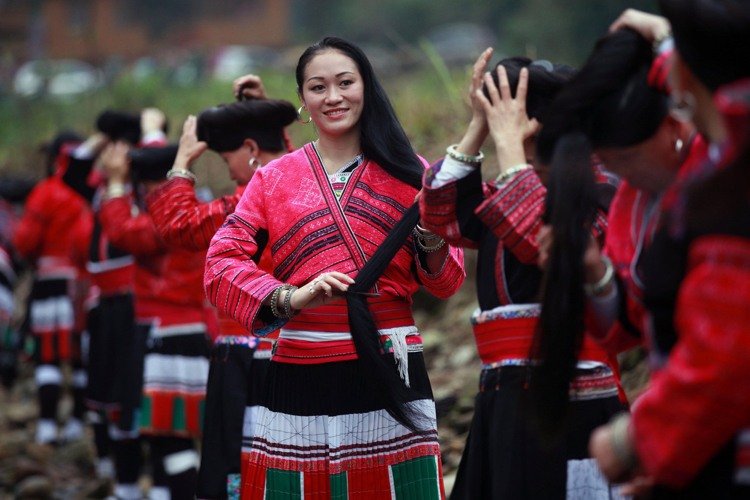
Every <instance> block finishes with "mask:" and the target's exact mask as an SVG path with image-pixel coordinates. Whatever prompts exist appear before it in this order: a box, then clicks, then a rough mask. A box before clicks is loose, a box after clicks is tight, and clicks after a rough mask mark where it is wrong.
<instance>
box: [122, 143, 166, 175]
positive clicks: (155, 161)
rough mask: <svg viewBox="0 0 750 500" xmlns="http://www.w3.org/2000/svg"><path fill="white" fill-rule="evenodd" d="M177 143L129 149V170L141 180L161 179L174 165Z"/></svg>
mask: <svg viewBox="0 0 750 500" xmlns="http://www.w3.org/2000/svg"><path fill="white" fill-rule="evenodd" d="M176 156H177V145H170V146H164V147H153V148H152V147H149V148H140V149H131V150H130V151H129V152H128V158H130V170H131V172H132V173H133V176H134V178H136V179H138V180H141V181H161V180H164V178H165V177H166V175H167V172H168V171H169V170H170V169H171V168H172V165H174V159H175V157H176Z"/></svg>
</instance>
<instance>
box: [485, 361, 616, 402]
mask: <svg viewBox="0 0 750 500" xmlns="http://www.w3.org/2000/svg"><path fill="white" fill-rule="evenodd" d="M514 369H515V370H520V369H523V370H526V369H528V370H533V365H531V364H528V363H527V364H523V363H520V364H512V363H508V364H502V365H499V366H495V367H492V368H485V369H483V370H482V375H481V377H480V382H479V388H480V391H482V392H483V391H487V390H493V389H494V390H498V389H500V387H501V386H502V384H501V383H500V379H499V376H500V374H501V373H502V370H514ZM523 373H526V375H525V376H530V372H525V371H524V372H523ZM619 388H620V386H619V383H618V379H617V375H616V374H615V373H614V372H613V371H612V369H611V368H610V367H609V366H606V365H602V364H599V365H596V366H592V367H589V368H580V367H579V368H578V369H577V370H576V374H575V378H574V379H573V381H572V382H571V383H570V390H569V397H570V400H571V401H586V400H590V399H601V398H609V397H617V396H619Z"/></svg>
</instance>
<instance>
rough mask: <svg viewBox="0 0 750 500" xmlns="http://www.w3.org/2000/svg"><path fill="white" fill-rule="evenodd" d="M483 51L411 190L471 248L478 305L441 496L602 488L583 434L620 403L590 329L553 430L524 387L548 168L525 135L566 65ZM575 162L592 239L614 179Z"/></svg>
mask: <svg viewBox="0 0 750 500" xmlns="http://www.w3.org/2000/svg"><path fill="white" fill-rule="evenodd" d="M491 54H492V50H491V49H488V50H486V51H485V52H484V53H483V54H482V55H481V56H480V57H479V59H478V60H477V62H476V63H475V65H474V70H473V75H472V78H471V84H470V97H471V106H472V118H471V121H470V123H469V126H468V128H467V131H466V133H465V134H464V137H463V138H462V139H461V142H459V143H458V144H455V145H452V146H449V147H448V149H447V154H446V157H445V159H444V160H443V161H441V162H438V163H437V164H435V165H433V166H432V167H431V168H430V169H429V170H428V171H427V172H426V173H425V176H424V180H423V184H424V188H423V195H422V197H421V198H420V208H421V214H422V220H423V221H424V224H425V227H427V229H430V230H432V231H435V232H436V233H437V234H439V235H441V236H443V237H444V238H446V240H447V241H449V242H451V243H453V244H456V245H462V246H465V247H468V248H476V249H478V251H479V253H478V263H477V277H478V279H477V296H478V300H479V310H478V311H477V312H476V313H475V315H474V317H473V318H472V324H473V329H474V335H475V340H476V343H477V349H478V351H479V357H480V359H481V360H482V364H483V368H482V373H481V376H480V386H479V391H480V392H479V394H478V395H477V397H476V402H475V409H474V417H473V420H472V424H471V429H470V432H469V437H468V440H467V443H466V447H465V449H464V454H463V457H462V459H461V464H460V466H459V471H458V475H457V477H456V483H455V485H454V488H453V492H452V494H451V498H466V499H474V498H565V497H566V495H569V496H570V497H571V498H611V495H613V494H615V493H614V492H612V491H611V489H610V487H609V485H608V484H607V482H606V480H604V478H602V477H601V474H599V473H598V471H597V469H596V465H595V464H594V463H593V460H591V459H590V457H589V454H588V450H587V443H588V439H589V435H590V432H591V431H592V430H593V429H594V428H595V427H596V426H598V425H601V423H603V422H606V421H607V420H608V418H609V417H610V416H611V415H614V414H615V413H617V412H618V411H620V410H621V409H622V403H621V401H620V398H619V396H618V388H619V381H618V377H617V373H616V369H617V368H616V367H617V365H616V362H613V361H612V359H611V358H610V357H609V356H608V355H607V353H605V352H604V350H603V349H601V348H600V347H598V346H596V345H595V344H594V343H593V341H591V340H590V339H586V340H584V341H583V346H582V348H581V350H580V352H578V353H577V357H575V358H574V359H573V363H572V366H571V367H570V370H571V371H570V375H571V376H570V378H569V379H568V381H567V382H566V384H565V388H564V389H565V391H564V394H563V395H562V396H561V397H562V398H563V399H562V405H564V406H563V410H565V409H567V412H565V411H563V412H560V413H558V415H557V416H558V417H559V418H560V419H561V420H564V424H565V425H564V426H563V428H562V430H561V431H560V430H558V431H559V432H549V429H548V428H542V427H540V426H539V425H537V424H539V423H540V419H534V416H535V413H534V411H533V408H532V406H531V405H532V404H533V402H534V400H533V399H532V397H531V396H532V393H531V390H530V387H529V381H530V379H532V378H533V377H534V376H535V371H536V370H537V368H535V366H536V365H535V361H536V360H535V359H534V357H533V356H534V352H533V349H534V347H535V346H534V336H535V332H536V330H537V329H538V328H539V323H538V322H539V317H540V305H539V303H538V301H539V293H540V288H541V285H542V272H541V271H540V270H539V268H538V267H537V257H538V254H539V246H538V244H537V241H536V237H537V233H538V231H539V229H540V228H541V226H542V219H543V216H544V214H545V197H546V195H547V189H546V187H545V182H546V181H547V177H548V171H547V168H546V165H547V164H546V163H545V162H544V161H539V158H536V159H535V156H534V144H535V138H536V135H537V133H538V131H539V128H540V127H542V129H543V124H544V123H545V116H546V115H545V113H546V110H547V108H548V107H549V105H550V103H551V102H552V100H553V99H554V97H555V96H556V94H557V93H558V91H559V90H560V88H562V86H563V85H564V84H565V82H566V81H568V79H569V78H570V77H571V75H572V74H573V69H572V68H570V67H567V66H564V65H555V64H552V63H550V62H549V61H532V60H529V59H527V58H523V57H513V58H508V59H504V60H502V61H500V62H499V63H498V65H497V67H496V68H495V70H494V71H493V72H492V74H490V73H485V69H486V67H487V64H488V61H489V59H490V57H491ZM483 87H484V89H483ZM488 135H489V136H491V138H492V140H493V142H494V144H495V149H496V151H497V156H498V163H499V170H500V175H499V176H497V178H496V179H494V180H493V181H489V182H483V180H482V174H483V169H482V168H481V166H482V160H483V155H482V153H481V151H480V149H481V147H482V144H483V143H484V142H485V140H486V138H487V136H488ZM586 166H587V168H588V169H589V171H591V175H592V176H593V175H595V174H596V175H597V176H598V178H597V181H598V182H597V183H596V185H595V187H596V189H597V191H598V192H599V195H600V197H599V200H598V201H599V204H598V206H597V211H596V214H595V215H596V220H595V224H593V227H590V228H588V230H589V231H590V232H591V233H593V234H594V235H595V236H596V237H597V238H598V239H600V240H601V239H603V235H604V232H605V230H606V223H605V219H604V216H605V215H606V211H607V209H608V205H609V201H610V200H611V196H612V194H613V192H614V189H615V184H616V180H614V179H613V178H612V176H610V175H607V174H606V173H605V172H603V171H602V170H601V169H600V168H599V167H593V168H592V166H591V163H590V162H587V165H586ZM484 170H485V171H486V168H485V169H484ZM551 403H552V402H551V401H544V404H551Z"/></svg>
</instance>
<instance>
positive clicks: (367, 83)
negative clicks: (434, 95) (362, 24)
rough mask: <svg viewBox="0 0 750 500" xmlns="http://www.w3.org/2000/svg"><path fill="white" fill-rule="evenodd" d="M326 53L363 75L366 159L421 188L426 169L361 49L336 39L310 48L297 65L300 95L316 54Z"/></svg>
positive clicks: (362, 140)
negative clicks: (348, 62)
mask: <svg viewBox="0 0 750 500" xmlns="http://www.w3.org/2000/svg"><path fill="white" fill-rule="evenodd" d="M327 50H337V51H339V52H341V53H342V54H344V55H346V56H347V57H349V58H351V59H352V60H353V61H354V63H355V64H356V65H357V69H359V72H360V75H361V76H362V80H363V83H364V106H363V108H362V116H361V117H360V120H359V127H360V128H359V136H360V137H359V139H360V147H361V148H362V153H363V154H364V156H365V158H368V159H370V160H373V161H375V162H376V163H377V164H378V165H380V166H381V167H382V168H383V169H384V170H385V171H386V172H388V173H389V174H390V175H392V176H393V177H395V178H396V179H399V180H400V181H403V182H405V183H407V184H409V185H410V186H413V187H415V188H418V189H419V188H421V187H422V174H423V172H424V166H423V165H422V162H421V161H420V160H419V158H418V157H417V154H416V153H415V152H414V149H413V148H412V147H411V143H410V142H409V138H408V137H407V136H406V132H404V129H403V127H401V123H400V122H399V121H398V118H397V117H396V112H395V111H394V110H393V106H392V105H391V102H390V100H389V99H388V96H387V95H386V93H385V90H384V89H383V87H382V85H381V84H380V82H379V81H378V78H377V76H376V75H375V71H374V70H373V69H372V65H371V64H370V61H369V60H368V59H367V56H365V54H364V52H362V50H361V49H360V48H359V47H357V46H356V45H354V44H353V43H351V42H348V41H346V40H343V39H341V38H337V37H326V38H324V39H322V40H321V41H319V42H318V43H316V44H314V45H311V46H310V47H308V48H307V50H305V52H303V53H302V55H301V56H300V58H299V61H298V63H297V69H296V72H295V77H296V80H297V92H298V93H299V94H300V96H302V90H303V89H302V85H303V81H304V76H305V69H306V68H307V65H308V64H309V63H310V61H311V60H312V59H313V58H314V57H315V56H316V55H318V54H320V53H322V52H325V51H327Z"/></svg>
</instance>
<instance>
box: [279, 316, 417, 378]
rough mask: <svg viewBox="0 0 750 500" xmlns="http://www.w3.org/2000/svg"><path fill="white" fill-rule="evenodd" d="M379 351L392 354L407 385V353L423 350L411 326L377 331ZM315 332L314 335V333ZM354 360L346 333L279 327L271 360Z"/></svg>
mask: <svg viewBox="0 0 750 500" xmlns="http://www.w3.org/2000/svg"><path fill="white" fill-rule="evenodd" d="M378 332H379V333H380V341H381V344H382V352H383V353H384V354H393V356H394V358H395V359H396V366H397V368H398V371H399V375H400V376H401V378H402V379H403V380H404V382H405V383H406V385H407V386H408V385H409V371H408V368H409V367H408V354H409V353H413V352H422V337H421V336H420V335H419V332H418V330H417V327H416V326H414V325H411V326H408V327H401V328H388V329H384V330H379V331H378ZM313 334H314V335H313ZM354 359H357V349H356V347H355V346H354V341H353V340H352V338H351V335H350V334H349V333H341V332H300V331H297V330H286V329H282V330H281V334H280V335H279V340H278V341H277V342H276V345H275V347H274V352H273V357H272V360H273V361H274V362H279V363H293V364H301V365H308V364H320V363H333V362H340V361H351V360H354Z"/></svg>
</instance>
